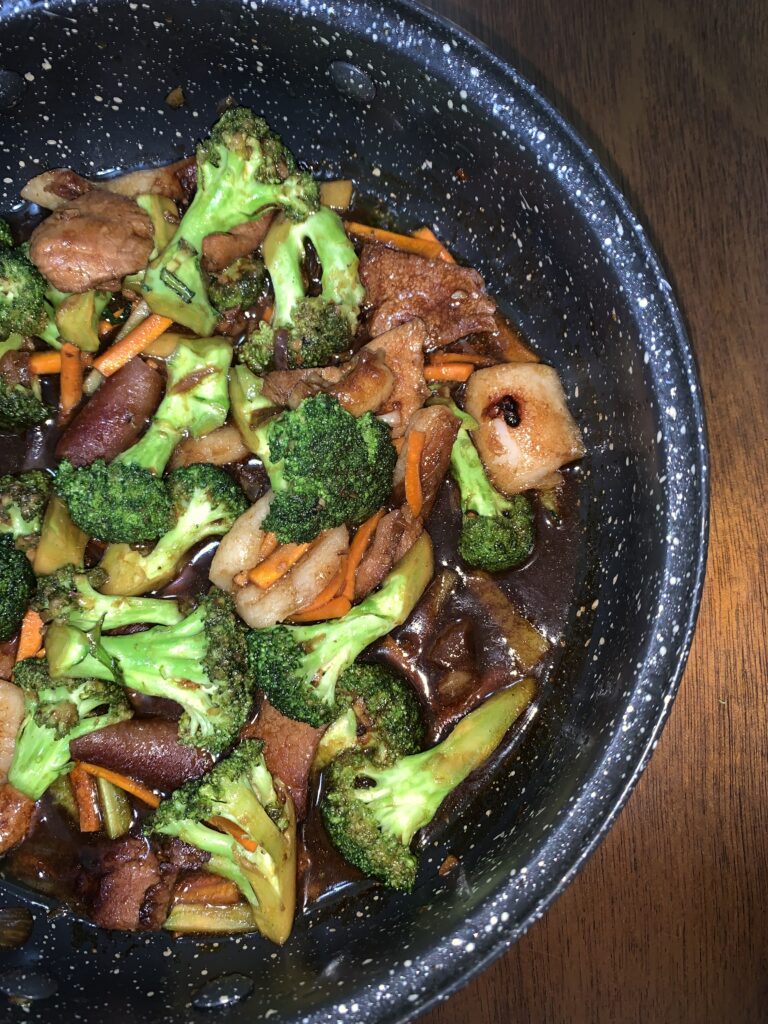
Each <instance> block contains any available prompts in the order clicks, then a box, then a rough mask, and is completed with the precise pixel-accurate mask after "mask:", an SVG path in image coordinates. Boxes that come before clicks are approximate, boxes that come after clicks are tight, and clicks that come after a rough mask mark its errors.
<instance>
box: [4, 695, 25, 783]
mask: <svg viewBox="0 0 768 1024" xmlns="http://www.w3.org/2000/svg"><path fill="white" fill-rule="evenodd" d="M23 719H24V694H23V692H22V690H21V688H20V687H18V686H14V684H13V683H9V682H7V680H5V679H0V785H2V784H3V783H4V782H5V781H6V779H7V778H8V769H9V768H10V767H11V761H12V760H13V752H14V750H15V749H16V734H17V733H18V731H19V726H20V725H21V723H22V721H23Z"/></svg>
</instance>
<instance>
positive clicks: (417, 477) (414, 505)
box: [405, 430, 427, 516]
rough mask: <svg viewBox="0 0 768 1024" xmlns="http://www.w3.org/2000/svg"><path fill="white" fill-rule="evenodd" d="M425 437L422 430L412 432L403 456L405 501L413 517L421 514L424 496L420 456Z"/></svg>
mask: <svg viewBox="0 0 768 1024" xmlns="http://www.w3.org/2000/svg"><path fill="white" fill-rule="evenodd" d="M426 440H427V435H426V434H425V433H424V431H423V430H412V431H411V432H410V434H409V435H408V442H407V443H408V448H407V450H406V454H405V500H406V501H407V502H408V507H409V508H410V510H411V512H412V513H413V514H414V516H418V515H420V514H421V510H422V507H423V505H424V495H423V494H422V490H421V456H422V453H423V451H424V444H425V442H426Z"/></svg>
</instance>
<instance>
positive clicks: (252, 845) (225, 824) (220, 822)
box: [208, 814, 259, 853]
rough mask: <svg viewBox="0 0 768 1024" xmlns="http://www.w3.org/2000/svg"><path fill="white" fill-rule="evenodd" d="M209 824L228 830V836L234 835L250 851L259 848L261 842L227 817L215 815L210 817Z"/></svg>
mask: <svg viewBox="0 0 768 1024" xmlns="http://www.w3.org/2000/svg"><path fill="white" fill-rule="evenodd" d="M208 824H209V825H213V827H214V828H217V829H218V830H219V832H226V833H227V835H228V836H232V838H233V839H235V840H237V842H238V843H240V845H241V846H244V847H245V849H246V850H248V851H249V853H255V852H256V850H258V848H259V844H258V843H256V842H254V841H253V839H251V837H250V836H249V835H248V833H247V832H245V831H244V830H243V829H241V828H240V826H239V825H235V823H234V822H232V821H229V820H228V819H227V818H220V817H219V815H218V814H217V815H215V816H214V817H213V818H209V819H208Z"/></svg>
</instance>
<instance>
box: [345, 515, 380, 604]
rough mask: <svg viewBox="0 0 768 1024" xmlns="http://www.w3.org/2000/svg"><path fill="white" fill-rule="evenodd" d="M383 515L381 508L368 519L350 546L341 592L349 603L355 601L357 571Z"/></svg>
mask: <svg viewBox="0 0 768 1024" xmlns="http://www.w3.org/2000/svg"><path fill="white" fill-rule="evenodd" d="M383 515H384V509H383V508H380V509H379V511H378V512H376V513H375V515H372V516H371V518H370V519H366V521H365V522H364V523H363V525H362V526H361V527H360V528H359V529H358V531H357V533H356V534H355V536H354V537H353V538H352V543H351V544H350V545H349V558H348V559H347V567H346V571H345V573H344V587H343V589H342V591H341V594H342V597H346V599H347V600H348V601H352V600H354V597H355V576H356V575H357V570H358V568H359V566H360V563H361V562H362V560H363V555H364V554H365V552H366V549H367V547H368V545H369V543H370V542H371V538H372V537H373V535H374V533H375V532H376V527H377V526H378V525H379V523H380V522H381V519H382V516H383Z"/></svg>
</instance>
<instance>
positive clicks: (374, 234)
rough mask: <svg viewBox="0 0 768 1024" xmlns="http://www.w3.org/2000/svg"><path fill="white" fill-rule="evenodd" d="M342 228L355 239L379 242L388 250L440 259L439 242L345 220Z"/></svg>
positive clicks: (440, 246) (441, 249)
mask: <svg viewBox="0 0 768 1024" xmlns="http://www.w3.org/2000/svg"><path fill="white" fill-rule="evenodd" d="M344 227H345V228H346V229H347V232H348V234H350V235H354V236H355V238H364V239H367V240H368V241H370V242H379V243H380V244H381V245H386V246H387V247H388V248H390V249H400V250H401V251H402V252H410V253H413V254H414V255H416V256H424V257H426V259H428V260H439V259H441V258H442V257H441V253H442V251H443V247H442V245H440V243H439V242H430V241H429V239H426V238H414V237H413V236H412V235H399V234H397V233H396V232H395V231H385V230H384V229H383V228H372V227H369V226H368V225H367V224H358V223H357V222H356V221H352V220H345V221H344Z"/></svg>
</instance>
